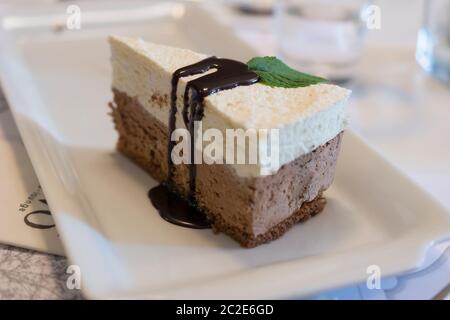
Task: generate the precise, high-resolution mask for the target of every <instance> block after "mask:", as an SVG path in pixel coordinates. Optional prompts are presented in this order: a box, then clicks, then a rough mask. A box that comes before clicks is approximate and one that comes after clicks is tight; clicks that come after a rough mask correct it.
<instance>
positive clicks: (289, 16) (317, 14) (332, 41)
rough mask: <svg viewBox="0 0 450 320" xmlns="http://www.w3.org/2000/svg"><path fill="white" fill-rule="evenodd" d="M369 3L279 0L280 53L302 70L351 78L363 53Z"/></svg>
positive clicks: (349, 0) (276, 18) (345, 0)
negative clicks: (366, 13) (365, 17)
mask: <svg viewBox="0 0 450 320" xmlns="http://www.w3.org/2000/svg"><path fill="white" fill-rule="evenodd" d="M369 4H370V1H368V0H366V1H365V0H278V1H277V2H276V3H275V28H276V33H277V42H278V55H279V56H280V57H281V58H282V59H283V60H284V61H285V62H286V63H287V64H289V65H291V66H293V67H296V68H298V69H299V70H302V71H306V72H310V73H314V74H316V75H321V76H325V77H327V78H328V79H330V80H335V81H345V80H348V79H349V78H351V76H352V74H353V72H354V68H355V64H356V62H357V60H358V58H359V56H360V54H361V48H362V45H363V40H364V37H365V33H366V29H367V28H366V24H365V19H364V12H365V10H366V8H367V7H368V5H369Z"/></svg>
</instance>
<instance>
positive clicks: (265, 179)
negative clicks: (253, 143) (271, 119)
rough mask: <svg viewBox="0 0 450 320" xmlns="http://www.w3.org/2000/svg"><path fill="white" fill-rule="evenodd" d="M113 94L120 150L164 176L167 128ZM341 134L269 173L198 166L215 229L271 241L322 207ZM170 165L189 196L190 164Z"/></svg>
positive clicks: (252, 242) (202, 201)
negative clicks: (250, 174)
mask: <svg viewBox="0 0 450 320" xmlns="http://www.w3.org/2000/svg"><path fill="white" fill-rule="evenodd" d="M113 93H114V103H111V104H110V107H111V109H112V116H113V119H114V123H115V126H116V129H117V130H118V132H119V140H118V143H117V148H118V150H119V151H120V152H122V153H123V154H124V155H126V156H127V157H129V158H130V159H131V160H133V161H134V162H135V163H137V164H138V165H139V166H140V167H142V168H143V169H144V170H146V171H147V172H148V173H149V174H150V175H151V176H152V177H154V178H155V179H157V180H158V181H160V182H163V181H166V180H167V177H168V172H169V169H168V161H167V159H168V149H167V145H168V136H169V134H168V133H169V129H168V128H167V126H166V125H164V124H163V123H161V122H160V121H159V120H157V119H156V118H155V117H153V116H152V115H151V114H150V113H148V112H147V111H146V110H145V109H144V108H143V107H142V106H141V105H140V104H139V103H138V101H137V100H136V99H135V98H132V97H130V96H128V95H127V94H125V93H123V92H120V91H118V90H115V89H113ZM155 99H158V97H155ZM161 99H162V97H161ZM341 139H342V132H341V133H340V134H338V135H337V136H336V137H334V138H333V139H331V140H330V141H328V142H327V143H326V144H324V145H322V146H319V147H318V148H316V149H315V150H314V151H312V152H310V153H308V154H305V155H302V156H300V157H298V158H297V159H295V160H294V161H291V162H290V163H287V164H285V165H283V166H282V167H281V168H280V169H279V170H278V172H277V173H276V174H274V175H269V176H261V177H241V176H238V175H237V174H236V172H235V170H234V169H233V168H232V167H230V166H228V165H222V164H216V165H207V164H200V165H197V176H196V185H195V194H196V198H197V205H198V206H200V207H201V208H202V209H203V211H204V212H205V213H206V214H207V216H208V218H209V219H210V220H211V223H212V226H213V229H214V230H215V231H218V232H224V233H226V234H228V235H230V236H231V237H233V238H234V239H235V240H237V241H238V242H239V243H240V244H241V245H242V246H244V247H254V246H257V245H259V244H262V243H266V242H269V241H272V240H274V239H276V238H278V237H280V236H281V235H283V234H284V233H285V232H286V231H287V230H288V229H289V228H290V227H291V226H292V225H294V224H295V223H297V222H300V221H304V220H305V219H307V218H309V217H311V216H313V215H315V214H317V213H319V212H320V211H322V209H323V208H324V206H325V199H324V198H323V197H322V193H323V191H324V190H326V189H327V188H328V187H329V186H330V184H331V183H332V180H333V177H334V171H335V166H336V160H337V156H338V153H339V147H340V142H341ZM173 170H174V171H173V172H172V174H173V176H172V179H171V180H172V182H173V184H174V186H173V187H174V188H175V189H176V191H177V192H178V193H179V194H181V195H183V196H187V195H188V192H189V168H188V166H187V165H184V164H181V165H175V166H174V169H173Z"/></svg>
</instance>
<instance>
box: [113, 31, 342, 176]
mask: <svg viewBox="0 0 450 320" xmlns="http://www.w3.org/2000/svg"><path fill="white" fill-rule="evenodd" d="M109 41H110V45H111V52H112V56H111V62H112V67H113V81H112V86H113V87H114V88H116V89H118V90H120V91H122V92H124V93H126V94H127V95H129V96H131V97H137V99H138V101H139V103H140V104H141V105H142V106H143V107H144V108H145V109H146V110H147V111H148V112H150V113H151V114H152V115H153V116H154V117H155V118H157V119H158V120H159V121H161V122H162V123H164V124H165V125H166V126H167V125H168V119H169V105H168V104H167V106H164V107H161V106H159V105H158V104H156V103H154V102H152V95H154V94H156V95H160V96H161V95H162V96H164V95H167V97H170V90H171V78H172V74H173V72H174V71H175V70H177V69H179V68H181V67H184V66H186V65H189V64H192V63H195V62H198V61H200V60H202V59H204V58H206V57H207V55H204V54H199V53H196V52H193V51H191V50H186V49H179V48H174V47H168V46H163V45H157V44H153V43H149V42H145V41H143V40H142V39H139V38H137V39H135V38H124V37H110V39H109ZM192 78H194V77H187V78H184V79H181V80H180V83H179V88H178V99H177V106H178V110H181V108H182V106H181V101H182V99H181V97H182V93H184V88H185V85H186V83H187V81H189V80H190V79H192ZM349 95H350V91H349V90H347V89H344V88H341V87H338V86H335V85H331V84H318V85H312V86H308V87H303V88H278V87H269V86H266V85H263V84H260V83H256V84H254V85H251V86H242V87H237V88H234V89H231V90H224V91H221V92H219V93H216V94H212V95H210V96H208V97H206V98H205V117H204V118H203V129H209V128H217V129H219V130H221V131H222V132H223V134H224V137H225V129H228V128H229V129H237V128H242V129H244V130H246V129H272V128H278V129H279V142H280V144H279V162H278V163H277V164H273V165H271V166H269V167H267V166H263V165H261V164H260V163H258V164H255V165H232V166H233V167H234V168H235V169H236V173H237V174H238V175H240V176H261V175H267V174H273V173H276V172H277V171H278V169H279V168H280V167H281V166H282V165H284V164H286V163H288V162H290V161H292V160H294V159H296V158H297V157H299V156H301V155H303V154H306V153H309V152H311V151H312V150H314V149H315V148H317V147H318V146H320V145H322V144H325V143H326V142H327V141H329V140H331V139H332V138H334V137H335V136H336V135H337V134H338V133H339V132H341V131H342V130H344V129H345V127H346V125H347V122H348V120H347V115H346V112H345V106H346V102H347V99H348V97H349ZM167 101H168V102H169V100H167ZM180 127H184V124H183V122H182V119H181V116H180V112H178V114H177V128H180Z"/></svg>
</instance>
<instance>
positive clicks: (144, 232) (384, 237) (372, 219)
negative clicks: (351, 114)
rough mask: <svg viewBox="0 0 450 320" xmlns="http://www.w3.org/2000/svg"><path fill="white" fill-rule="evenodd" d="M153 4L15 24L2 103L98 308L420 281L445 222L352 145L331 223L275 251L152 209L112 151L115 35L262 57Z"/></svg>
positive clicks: (289, 238)
mask: <svg viewBox="0 0 450 320" xmlns="http://www.w3.org/2000/svg"><path fill="white" fill-rule="evenodd" d="M127 3H129V2H127ZM146 3H147V4H145V5H143V4H134V5H128V8H131V9H129V10H128V11H121V12H120V14H118V13H117V11H115V10H117V8H119V7H120V5H119V4H117V3H116V4H114V7H107V9H104V8H105V6H99V7H98V8H97V9H96V8H92V9H91V8H90V7H88V6H87V5H88V4H83V5H82V6H81V10H82V15H83V16H82V17H84V19H82V21H83V24H82V28H81V30H73V31H68V30H65V31H62V32H61V31H58V30H60V28H56V29H55V23H61V22H60V19H61V16H62V17H63V18H64V16H65V6H51V7H47V8H45V10H48V11H45V12H40V13H36V12H33V13H30V14H28V15H27V14H22V15H21V16H20V15H17V14H16V15H14V16H8V17H9V18H8V17H7V18H8V19H6V20H3V21H4V22H3V28H4V30H3V31H2V32H1V37H2V39H0V40H1V41H0V46H1V48H0V76H1V80H2V83H3V86H4V90H5V93H6V96H7V99H8V101H9V102H10V106H11V108H12V110H13V112H14V116H15V120H16V122H17V124H18V127H19V130H20V132H21V135H22V137H23V140H24V143H25V145H26V147H27V150H28V152H29V155H30V158H31V161H32V163H33V166H34V168H35V170H36V173H37V175H38V178H39V180H40V182H41V184H42V187H43V188H44V190H45V194H46V195H47V198H48V202H49V205H50V208H51V210H52V213H53V215H54V219H55V222H56V224H57V227H58V231H59V233H60V236H61V239H62V241H63V243H64V246H65V249H66V252H67V255H68V256H69V258H70V259H71V260H72V261H73V263H74V264H77V265H79V266H80V268H81V275H82V289H83V291H84V293H85V295H86V296H87V297H89V298H283V297H290V298H292V297H297V296H304V295H309V294H312V293H315V292H319V291H322V290H325V289H330V288H333V287H337V286H341V285H345V284H349V283H352V282H359V281H364V280H365V279H366V277H367V270H368V269H367V268H368V267H369V266H371V265H376V266H378V267H379V268H380V271H381V275H382V276H387V275H391V274H394V273H398V272H402V271H406V270H412V269H414V268H415V267H417V266H418V265H420V263H421V261H422V259H423V257H424V255H425V251H426V249H427V247H429V246H430V245H432V244H433V243H434V242H436V241H439V240H442V239H444V238H447V237H449V236H450V215H449V214H448V213H447V212H446V211H445V209H443V208H442V207H441V206H440V205H439V204H437V203H436V202H435V201H434V200H433V199H432V198H431V197H429V196H428V195H427V194H425V193H424V192H423V191H421V190H420V189H418V188H417V187H416V186H415V185H414V184H412V183H411V182H410V181H409V180H407V179H406V178H405V177H404V176H403V175H402V174H401V173H399V171H398V170H396V169H394V168H393V167H392V166H391V165H389V164H388V163H386V161H385V160H383V158H382V157H380V156H379V155H378V154H376V153H375V152H374V151H372V150H371V149H370V148H369V147H368V146H367V145H366V144H365V143H364V142H363V141H361V140H360V139H359V138H358V137H356V136H355V135H354V134H353V133H351V132H347V133H346V135H345V139H344V143H343V147H342V152H341V155H340V159H339V163H338V168H337V174H336V179H335V182H334V184H333V186H332V188H330V189H329V190H328V191H327V193H326V195H327V198H328V205H327V207H326V209H325V210H324V212H323V213H321V214H320V215H318V216H317V217H315V218H314V219H310V220H309V221H307V222H306V223H303V224H299V225H297V226H295V227H294V228H292V230H290V231H289V232H288V233H286V235H284V236H283V237H282V238H281V239H279V240H277V241H274V242H272V243H270V244H268V245H262V246H260V247H258V248H255V249H243V248H241V247H239V245H238V244H237V243H236V242H234V241H233V240H231V239H230V238H228V237H227V236H224V235H214V234H213V233H212V232H211V231H210V230H200V231H199V230H192V229H184V228H180V227H177V226H174V225H172V224H169V223H167V222H165V221H164V220H162V219H161V218H160V217H159V215H158V213H157V212H156V210H155V209H154V208H153V207H152V206H151V205H150V203H149V200H148V198H147V195H146V194H147V191H148V189H149V188H151V187H152V186H154V185H155V184H156V182H155V181H154V180H153V179H151V178H150V177H149V176H148V175H146V174H145V173H144V172H143V171H142V170H140V169H139V168H138V167H136V166H134V165H133V164H132V163H131V162H130V161H128V160H127V159H126V158H124V157H122V156H121V155H119V154H118V153H117V152H116V151H115V149H114V146H115V141H116V139H117V134H116V132H115V131H114V129H113V125H112V121H111V118H110V117H109V116H108V115H107V113H108V108H107V103H108V101H109V100H110V99H111V92H110V81H111V80H110V65H109V49H108V46H107V42H106V37H107V35H109V34H122V35H131V36H142V37H143V38H144V39H147V40H151V41H155V42H161V43H167V44H172V45H177V46H181V47H188V48H192V49H195V50H198V51H203V52H207V53H213V54H217V55H220V56H227V57H233V58H241V59H242V60H245V59H247V58H248V57H250V56H251V55H252V52H251V50H249V49H248V48H247V47H246V46H245V45H244V44H242V43H241V42H239V41H238V40H236V39H235V38H234V37H233V35H232V34H230V33H229V32H228V31H227V30H226V29H225V28H224V27H222V26H220V25H218V24H217V23H216V22H214V20H212V19H211V18H209V17H208V15H206V14H204V13H203V12H202V11H201V10H197V9H195V6H194V5H193V4H180V3H171V2H167V1H163V2H151V3H150V4H149V3H148V2H146ZM122 5H123V4H122ZM99 8H103V9H99ZM41 10H44V9H41ZM37 16H39V17H37ZM5 21H6V23H5ZM58 21H59V22H58Z"/></svg>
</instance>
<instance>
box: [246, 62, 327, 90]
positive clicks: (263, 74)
mask: <svg viewBox="0 0 450 320" xmlns="http://www.w3.org/2000/svg"><path fill="white" fill-rule="evenodd" d="M247 65H248V68H249V69H250V70H251V71H253V72H255V73H256V74H257V75H258V76H259V77H260V82H261V83H263V84H265V85H268V86H271V87H283V88H298V87H307V86H310V85H313V84H317V83H323V82H328V80H327V79H324V78H321V77H316V76H313V75H311V74H307V73H303V72H300V71H297V70H294V69H292V68H291V67H289V66H288V65H286V64H285V63H284V62H283V61H281V60H280V59H278V58H276V57H255V58H252V59H251V60H250V61H248V62H247Z"/></svg>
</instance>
